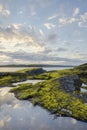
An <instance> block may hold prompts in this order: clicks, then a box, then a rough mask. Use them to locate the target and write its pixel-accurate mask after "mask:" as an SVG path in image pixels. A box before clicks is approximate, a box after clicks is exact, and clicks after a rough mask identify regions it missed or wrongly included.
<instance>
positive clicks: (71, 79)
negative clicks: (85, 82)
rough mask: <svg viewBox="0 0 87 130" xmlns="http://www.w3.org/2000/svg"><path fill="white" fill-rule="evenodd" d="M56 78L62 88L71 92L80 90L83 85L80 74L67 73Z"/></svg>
mask: <svg viewBox="0 0 87 130" xmlns="http://www.w3.org/2000/svg"><path fill="white" fill-rule="evenodd" d="M56 80H58V81H59V82H60V84H61V88H62V89H63V90H64V91H66V92H69V93H72V92H74V91H76V90H78V91H80V87H81V85H82V82H81V80H80V79H79V77H78V75H66V76H64V77H61V78H58V79H56Z"/></svg>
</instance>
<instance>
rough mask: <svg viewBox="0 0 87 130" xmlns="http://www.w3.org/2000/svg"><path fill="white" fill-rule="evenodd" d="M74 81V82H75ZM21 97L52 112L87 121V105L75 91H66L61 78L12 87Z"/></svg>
mask: <svg viewBox="0 0 87 130" xmlns="http://www.w3.org/2000/svg"><path fill="white" fill-rule="evenodd" d="M73 83H74V82H73ZM11 92H14V93H15V95H16V97H17V98H19V99H27V100H30V101H31V102H32V103H33V104H34V105H36V104H38V105H40V106H42V107H44V108H46V109H47V110H49V111H50V112H51V113H55V114H57V115H65V116H71V117H74V118H76V119H79V120H83V121H87V114H86V111H87V105H85V104H84V102H83V101H82V100H81V99H80V98H78V97H77V96H75V94H74V91H73V93H70V92H66V90H65V89H64V86H63V85H61V78H56V79H51V80H47V81H44V82H39V83H37V84H35V85H33V84H29V85H28V84H23V85H19V86H17V87H16V88H13V89H11Z"/></svg>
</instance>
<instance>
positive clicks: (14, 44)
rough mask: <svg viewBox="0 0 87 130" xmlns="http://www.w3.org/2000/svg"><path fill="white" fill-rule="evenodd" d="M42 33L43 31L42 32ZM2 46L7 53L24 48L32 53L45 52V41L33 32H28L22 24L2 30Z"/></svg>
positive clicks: (0, 33) (0, 35)
mask: <svg viewBox="0 0 87 130" xmlns="http://www.w3.org/2000/svg"><path fill="white" fill-rule="evenodd" d="M40 31H41V30H40ZM0 44H2V45H4V46H5V48H6V49H5V50H7V51H15V50H19V49H21V48H23V49H24V50H26V51H30V52H41V51H43V50H44V43H43V40H41V39H40V38H39V35H38V34H36V33H35V32H31V30H28V31H27V30H26V29H25V27H24V26H22V25H21V24H11V25H8V26H7V27H5V28H3V27H1V28H0Z"/></svg>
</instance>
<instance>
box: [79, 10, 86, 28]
mask: <svg viewBox="0 0 87 130" xmlns="http://www.w3.org/2000/svg"><path fill="white" fill-rule="evenodd" d="M78 26H79V27H83V28H87V12H85V13H84V14H83V15H80V19H79V22H78Z"/></svg>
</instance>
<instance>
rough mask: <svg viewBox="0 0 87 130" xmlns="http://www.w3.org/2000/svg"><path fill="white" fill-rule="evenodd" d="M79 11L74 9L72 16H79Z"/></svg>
mask: <svg viewBox="0 0 87 130" xmlns="http://www.w3.org/2000/svg"><path fill="white" fill-rule="evenodd" d="M79 12H80V10H79V8H75V10H74V12H73V16H77V15H78V14H79Z"/></svg>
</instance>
